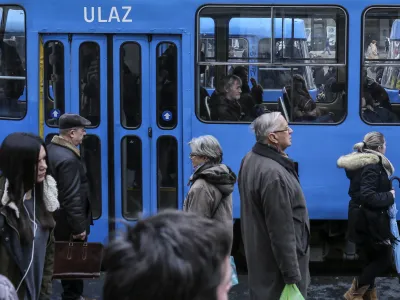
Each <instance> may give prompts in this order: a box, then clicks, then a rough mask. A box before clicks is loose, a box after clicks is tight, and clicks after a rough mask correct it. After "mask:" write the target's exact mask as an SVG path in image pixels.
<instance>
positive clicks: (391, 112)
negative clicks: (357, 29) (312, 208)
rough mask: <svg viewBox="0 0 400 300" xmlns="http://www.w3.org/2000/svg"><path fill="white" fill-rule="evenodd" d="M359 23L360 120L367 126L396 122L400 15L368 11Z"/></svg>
mask: <svg viewBox="0 0 400 300" xmlns="http://www.w3.org/2000/svg"><path fill="white" fill-rule="evenodd" d="M363 24H364V26H365V27H364V49H363V53H364V55H363V62H364V65H363V68H362V71H361V83H362V85H361V101H360V102H361V117H362V118H363V120H364V121H366V122H368V123H376V124H382V123H399V122H400V96H399V90H400V80H399V78H400V73H399V70H400V55H399V49H400V42H399V40H400V36H398V33H399V30H398V28H400V12H399V10H398V8H372V9H369V10H367V11H366V13H365V15H364V23H363ZM378 63H379V66H378V65H377V64H378Z"/></svg>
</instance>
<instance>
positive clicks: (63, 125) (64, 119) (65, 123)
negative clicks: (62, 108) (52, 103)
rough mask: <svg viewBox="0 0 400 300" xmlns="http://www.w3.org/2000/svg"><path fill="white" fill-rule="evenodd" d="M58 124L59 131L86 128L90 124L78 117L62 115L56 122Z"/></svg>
mask: <svg viewBox="0 0 400 300" xmlns="http://www.w3.org/2000/svg"><path fill="white" fill-rule="evenodd" d="M58 124H59V126H60V129H70V128H74V127H86V126H89V125H91V124H92V123H91V122H90V121H89V120H87V119H85V118H84V117H81V116H80V115H75V114H63V115H62V116H61V117H60V119H59V120H58Z"/></svg>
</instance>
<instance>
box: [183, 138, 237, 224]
mask: <svg viewBox="0 0 400 300" xmlns="http://www.w3.org/2000/svg"><path fill="white" fill-rule="evenodd" d="M189 145H190V148H191V150H192V151H191V153H190V159H191V160H192V165H193V170H194V171H193V175H192V176H191V177H190V180H189V185H190V190H189V193H188V195H187V197H186V199H185V202H184V205H183V210H184V211H189V212H193V213H196V214H198V215H201V216H203V217H206V218H210V219H216V220H219V221H222V222H229V223H230V226H232V192H233V187H234V185H235V182H236V175H235V173H233V172H232V170H231V169H230V168H229V167H228V166H226V165H224V164H222V148H221V146H220V144H219V142H218V140H217V139H216V138H215V137H213V136H211V135H204V136H200V137H198V138H194V139H192V140H191V141H190V143H189Z"/></svg>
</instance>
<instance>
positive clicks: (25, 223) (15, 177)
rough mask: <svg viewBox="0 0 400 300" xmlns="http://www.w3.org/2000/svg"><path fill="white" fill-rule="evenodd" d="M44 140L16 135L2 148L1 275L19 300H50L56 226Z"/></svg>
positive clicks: (54, 190) (54, 198) (54, 192)
mask: <svg viewBox="0 0 400 300" xmlns="http://www.w3.org/2000/svg"><path fill="white" fill-rule="evenodd" d="M47 166H48V160H47V151H46V146H45V144H44V141H43V140H42V139H41V138H39V137H38V136H35V135H33V134H28V133H19V132H18V133H12V134H10V135H8V136H7V137H6V138H5V139H4V141H3V143H2V144H1V147H0V174H1V175H0V199H1V203H0V274H2V275H4V276H6V277H8V278H9V279H10V281H11V282H12V284H13V285H14V286H15V288H16V290H17V293H18V297H19V299H20V300H37V299H50V297H51V287H52V286H51V280H52V275H53V258H54V236H53V228H54V226H55V222H54V219H53V216H52V214H51V213H52V212H54V211H55V210H56V209H57V208H58V207H59V203H58V200H57V196H58V195H57V187H56V182H55V180H54V178H52V177H51V176H49V175H47Z"/></svg>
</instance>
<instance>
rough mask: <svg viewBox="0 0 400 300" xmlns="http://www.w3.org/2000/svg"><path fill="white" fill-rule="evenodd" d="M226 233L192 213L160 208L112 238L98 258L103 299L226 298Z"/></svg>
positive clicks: (228, 240) (229, 236)
mask: <svg viewBox="0 0 400 300" xmlns="http://www.w3.org/2000/svg"><path fill="white" fill-rule="evenodd" d="M231 241H232V234H231V233H230V231H229V230H228V229H227V228H226V226H225V225H224V224H223V223H221V222H218V221H213V220H210V219H206V218H203V217H200V216H197V215H195V214H192V213H186V212H182V211H177V210H165V211H163V212H162V213H159V214H158V215H155V216H152V217H149V218H147V219H143V220H139V221H138V222H137V223H136V225H135V226H134V227H128V230H127V232H126V233H125V234H124V235H123V236H122V237H121V238H117V239H114V240H113V241H112V242H111V243H110V245H109V246H108V247H107V249H106V252H105V257H104V266H105V268H106V271H107V273H106V278H105V282H104V290H103V299H104V300H114V299H118V300H130V299H132V300H136V299H140V300H175V299H179V300H227V299H228V292H229V289H230V287H231V266H230V262H229V255H230V249H231Z"/></svg>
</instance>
